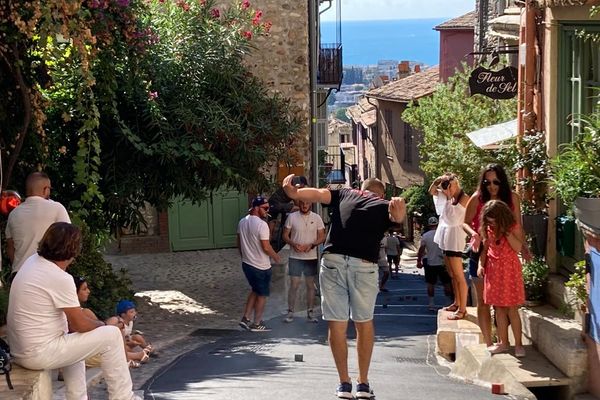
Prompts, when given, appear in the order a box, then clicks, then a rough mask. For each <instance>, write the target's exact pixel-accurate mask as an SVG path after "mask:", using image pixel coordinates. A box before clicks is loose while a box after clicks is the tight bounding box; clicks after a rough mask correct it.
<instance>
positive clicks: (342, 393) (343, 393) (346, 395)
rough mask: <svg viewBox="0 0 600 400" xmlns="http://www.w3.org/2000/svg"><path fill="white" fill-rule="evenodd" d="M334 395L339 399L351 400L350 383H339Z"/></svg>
mask: <svg viewBox="0 0 600 400" xmlns="http://www.w3.org/2000/svg"><path fill="white" fill-rule="evenodd" d="M335 395H336V396H337V397H338V398H340V399H353V398H354V396H352V383H349V382H341V383H340V384H339V386H338V387H337V389H336V390H335Z"/></svg>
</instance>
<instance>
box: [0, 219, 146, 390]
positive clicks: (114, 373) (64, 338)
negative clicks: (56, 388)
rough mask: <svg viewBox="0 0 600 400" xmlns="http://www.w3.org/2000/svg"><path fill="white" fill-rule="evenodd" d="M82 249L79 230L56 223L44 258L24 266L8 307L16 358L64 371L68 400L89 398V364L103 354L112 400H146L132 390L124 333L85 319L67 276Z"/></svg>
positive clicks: (32, 366)
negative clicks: (86, 370)
mask: <svg viewBox="0 0 600 400" xmlns="http://www.w3.org/2000/svg"><path fill="white" fill-rule="evenodd" d="M80 246H81V231H80V230H79V228H77V227H76V226H75V225H72V224H69V223H66V222H56V223H54V224H52V225H51V226H50V227H49V228H48V230H47V231H46V233H45V234H44V236H43V237H42V240H41V242H40V246H39V250H38V253H37V254H34V255H32V256H31V257H29V258H28V259H27V260H25V262H24V263H23V266H22V268H21V269H20V271H19V273H18V274H17V275H16V276H15V279H14V281H13V283H12V286H11V290H10V298H9V304H8V313H7V327H8V339H9V342H10V347H11V356H12V357H13V358H14V360H15V362H16V363H17V364H19V365H21V366H23V367H25V368H28V369H33V370H45V369H57V368H62V370H63V378H64V381H65V386H66V390H67V392H66V398H67V399H77V400H79V399H87V383H86V376H85V359H86V358H88V357H91V356H94V355H97V354H98V355H100V359H101V368H102V372H103V375H104V379H105V380H106V383H107V385H108V397H109V398H110V399H111V400H141V398H140V397H139V396H136V395H134V394H133V391H132V383H131V375H130V373H129V367H128V366H127V361H126V359H125V350H124V348H123V336H122V335H121V331H120V330H119V328H117V327H116V326H110V325H109V326H106V324H105V323H104V322H102V321H100V320H97V319H92V318H90V317H88V316H87V315H86V314H84V311H83V309H82V308H81V305H80V304H79V299H78V298H77V292H76V289H75V282H74V281H73V277H72V276H71V275H69V274H68V273H67V272H66V270H67V268H68V267H69V265H71V263H72V262H73V260H74V259H75V257H76V256H77V255H78V254H79V250H80ZM69 328H70V329H71V331H72V333H68V331H69Z"/></svg>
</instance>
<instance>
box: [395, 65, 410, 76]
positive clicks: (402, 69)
mask: <svg viewBox="0 0 600 400" xmlns="http://www.w3.org/2000/svg"><path fill="white" fill-rule="evenodd" d="M409 74H410V65H409V64H408V61H400V64H398V78H404V77H405V76H407V75H409Z"/></svg>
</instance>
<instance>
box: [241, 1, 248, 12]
mask: <svg viewBox="0 0 600 400" xmlns="http://www.w3.org/2000/svg"><path fill="white" fill-rule="evenodd" d="M247 8H250V1H249V0H244V1H242V10H245V9H247Z"/></svg>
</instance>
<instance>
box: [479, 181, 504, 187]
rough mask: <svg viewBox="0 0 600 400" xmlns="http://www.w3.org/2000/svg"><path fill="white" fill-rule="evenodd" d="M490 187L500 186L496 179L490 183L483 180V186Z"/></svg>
mask: <svg viewBox="0 0 600 400" xmlns="http://www.w3.org/2000/svg"><path fill="white" fill-rule="evenodd" d="M490 185H494V186H500V181H499V180H498V179H494V180H491V181H488V180H487V179H484V180H483V186H486V187H487V186H490Z"/></svg>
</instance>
